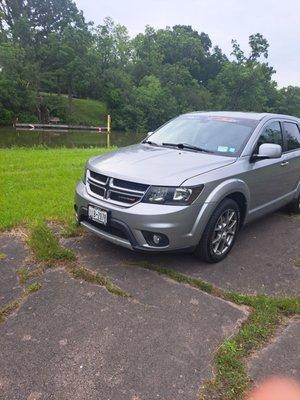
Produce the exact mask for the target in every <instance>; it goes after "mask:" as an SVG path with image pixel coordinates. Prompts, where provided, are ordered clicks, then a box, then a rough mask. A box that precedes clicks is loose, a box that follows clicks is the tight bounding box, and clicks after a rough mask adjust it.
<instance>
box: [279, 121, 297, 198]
mask: <svg viewBox="0 0 300 400" xmlns="http://www.w3.org/2000/svg"><path fill="white" fill-rule="evenodd" d="M282 125H283V132H284V141H285V151H284V169H285V170H286V173H285V179H286V182H285V185H286V186H287V188H286V190H287V191H288V192H289V193H292V192H293V191H295V190H296V189H297V186H298V184H299V182H300V130H299V125H298V124H297V123H296V122H294V121H287V120H286V121H284V122H283V124H282Z"/></svg>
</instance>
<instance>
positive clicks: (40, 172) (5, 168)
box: [0, 148, 107, 230]
mask: <svg viewBox="0 0 300 400" xmlns="http://www.w3.org/2000/svg"><path fill="white" fill-rule="evenodd" d="M106 151H107V149H105V148H93V149H64V148H60V149H0V210H1V211H0V230H5V229H9V228H12V227H14V226H16V225H20V224H24V223H25V224H28V223H32V222H33V223H34V222H40V221H42V220H44V219H51V220H59V221H64V220H70V218H72V216H73V204H74V203H73V197H74V188H75V184H76V182H77V181H78V180H79V179H80V177H81V176H82V175H83V168H84V165H85V161H86V160H87V159H88V158H89V157H91V156H94V155H97V154H101V153H104V152H106Z"/></svg>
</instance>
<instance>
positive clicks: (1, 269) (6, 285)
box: [0, 233, 28, 308]
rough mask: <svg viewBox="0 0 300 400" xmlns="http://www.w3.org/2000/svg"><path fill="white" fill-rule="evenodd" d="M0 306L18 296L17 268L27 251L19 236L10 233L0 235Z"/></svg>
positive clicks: (19, 292)
mask: <svg viewBox="0 0 300 400" xmlns="http://www.w3.org/2000/svg"><path fill="white" fill-rule="evenodd" d="M0 253H2V254H4V255H5V258H2V259H1V260H0V308H1V307H3V306H4V305H5V304H8V303H10V302H11V301H13V300H14V299H16V298H17V297H19V296H20V294H21V293H22V288H21V286H20V285H19V283H18V276H17V269H19V268H21V267H22V265H23V263H24V261H25V258H26V257H27V256H28V252H27V250H26V249H25V247H24V244H23V242H22V240H21V239H20V238H19V237H16V236H13V235H12V234H10V233H1V235H0Z"/></svg>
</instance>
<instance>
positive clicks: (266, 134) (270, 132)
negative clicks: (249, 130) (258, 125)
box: [255, 122, 283, 153]
mask: <svg viewBox="0 0 300 400" xmlns="http://www.w3.org/2000/svg"><path fill="white" fill-rule="evenodd" d="M264 143H273V144H280V146H282V147H283V137H282V132H281V126H280V123H279V122H272V123H271V124H269V125H267V126H266V127H265V129H264V130H263V133H262V134H261V135H260V137H259V139H258V142H257V145H256V149H255V152H256V153H258V149H259V146H260V145H261V144H264Z"/></svg>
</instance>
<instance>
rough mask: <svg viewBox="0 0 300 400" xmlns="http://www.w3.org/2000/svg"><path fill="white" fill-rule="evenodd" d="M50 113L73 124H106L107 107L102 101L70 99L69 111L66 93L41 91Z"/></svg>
mask: <svg viewBox="0 0 300 400" xmlns="http://www.w3.org/2000/svg"><path fill="white" fill-rule="evenodd" d="M43 96H44V97H45V100H46V103H47V104H48V107H49V110H50V113H51V114H53V115H57V116H59V117H60V118H61V119H62V122H68V123H71V124H75V125H92V126H100V125H101V126H106V115H107V108H106V105H105V104H104V103H103V102H102V101H98V100H92V99H72V107H71V111H70V107H69V99H68V96H66V95H63V94H62V95H60V96H58V95H57V94H50V93H43Z"/></svg>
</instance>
